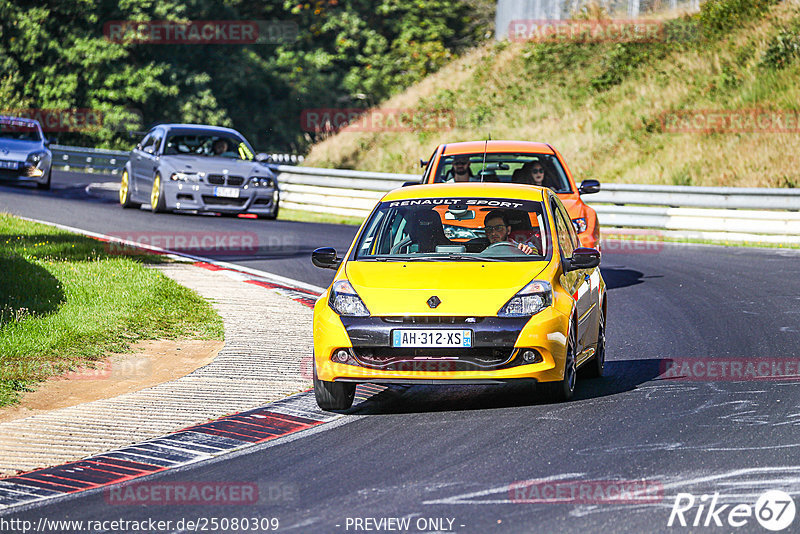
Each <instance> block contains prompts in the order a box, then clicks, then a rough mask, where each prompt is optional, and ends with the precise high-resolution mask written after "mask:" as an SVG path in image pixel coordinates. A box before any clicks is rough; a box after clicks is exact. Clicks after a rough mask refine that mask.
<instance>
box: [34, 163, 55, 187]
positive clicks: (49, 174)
mask: <svg viewBox="0 0 800 534" xmlns="http://www.w3.org/2000/svg"><path fill="white" fill-rule="evenodd" d="M52 178H53V166H52V165H50V168H49V169H47V180H46V181H45V183H43V184H42V183H39V182H36V187H37V188H39V189H42V190H44V191H47V190H48V189H50V180H51V179H52Z"/></svg>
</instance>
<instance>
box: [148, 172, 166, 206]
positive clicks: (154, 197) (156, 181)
mask: <svg viewBox="0 0 800 534" xmlns="http://www.w3.org/2000/svg"><path fill="white" fill-rule="evenodd" d="M150 209H151V210H153V213H164V212H165V211H167V207H166V202H165V200H164V192H163V191H162V188H161V175H160V174H158V173H156V175H155V177H154V178H153V189H152V190H151V191H150Z"/></svg>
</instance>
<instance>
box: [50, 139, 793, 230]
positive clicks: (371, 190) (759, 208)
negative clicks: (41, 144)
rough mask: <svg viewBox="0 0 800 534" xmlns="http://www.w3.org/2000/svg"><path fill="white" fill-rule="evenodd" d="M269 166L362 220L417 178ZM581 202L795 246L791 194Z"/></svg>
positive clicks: (713, 192)
mask: <svg viewBox="0 0 800 534" xmlns="http://www.w3.org/2000/svg"><path fill="white" fill-rule="evenodd" d="M50 149H51V150H52V152H53V162H54V165H55V166H56V167H57V168H62V169H67V170H69V169H75V170H81V171H84V172H97V173H106V174H112V175H113V174H116V173H118V172H119V170H120V169H121V168H122V167H123V166H124V165H125V162H126V161H127V158H128V153H127V152H120V151H115V150H101V149H90V148H82V147H69V146H61V145H52V146H51V147H50ZM275 156H277V155H275ZM276 161H277V158H276ZM296 161H298V162H299V161H301V159H300V158H296ZM271 167H272V168H273V169H274V170H275V171H276V172H277V173H279V180H278V181H279V184H280V189H281V205H282V206H283V207H285V208H291V209H298V210H303V211H310V212H318V213H331V214H337V215H350V216H354V217H364V216H366V215H367V214H368V213H369V212H370V210H372V208H373V206H374V205H375V203H376V202H377V201H378V200H379V199H380V198H381V197H382V196H383V195H384V194H385V193H386V192H387V191H391V190H392V189H396V188H398V187H400V186H402V185H403V184H404V183H405V182H409V181H418V180H419V179H420V175H417V174H397V173H383V172H364V171H353V170H342V169H319V168H314V167H296V166H292V165H280V164H273V165H271ZM584 199H585V201H586V202H587V203H588V204H589V205H590V206H592V207H593V208H594V209H595V210H596V211H597V215H598V218H599V221H600V225H601V227H603V229H604V230H608V229H611V228H612V227H617V228H645V229H652V230H657V231H660V232H662V233H665V234H669V233H670V232H681V235H686V234H687V233H692V235H693V236H696V237H699V238H707V239H729V240H733V241H766V242H773V243H800V190H796V189H767V188H748V187H695V186H671V185H640V184H608V183H607V184H603V185H602V188H601V191H600V192H599V193H595V194H592V195H587V196H586V197H584Z"/></svg>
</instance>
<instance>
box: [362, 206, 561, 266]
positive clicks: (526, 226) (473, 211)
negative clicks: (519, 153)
mask: <svg viewBox="0 0 800 534" xmlns="http://www.w3.org/2000/svg"><path fill="white" fill-rule="evenodd" d="M548 236H549V234H548V232H547V220H546V217H545V215H544V209H543V205H542V203H541V202H536V201H529V200H519V199H498V198H424V199H410V200H396V201H387V202H382V203H381V204H380V206H378V207H377V208H376V209H375V211H373V213H372V215H371V216H370V219H369V221H368V222H367V224H366V226H365V229H364V231H363V233H362V234H361V236H360V238H359V242H358V245H357V247H356V249H355V251H354V254H355V256H354V259H355V260H375V261H390V260H394V261H541V260H544V259H549V258H550V256H551V254H552V252H551V251H552V245H551V244H550V242H549V239H548Z"/></svg>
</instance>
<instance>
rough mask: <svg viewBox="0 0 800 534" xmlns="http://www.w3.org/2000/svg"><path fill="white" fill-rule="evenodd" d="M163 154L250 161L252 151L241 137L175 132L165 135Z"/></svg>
mask: <svg viewBox="0 0 800 534" xmlns="http://www.w3.org/2000/svg"><path fill="white" fill-rule="evenodd" d="M164 155H165V156H169V155H173V156H174V155H187V156H207V157H215V158H228V159H241V160H247V161H250V160H252V159H253V152H252V151H251V150H250V148H249V147H248V146H247V143H245V142H244V141H243V140H242V139H240V138H237V137H234V136H226V135H219V134H212V133H208V134H194V133H189V134H187V133H176V134H171V135H169V136H168V137H167V143H166V145H165V146H164Z"/></svg>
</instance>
